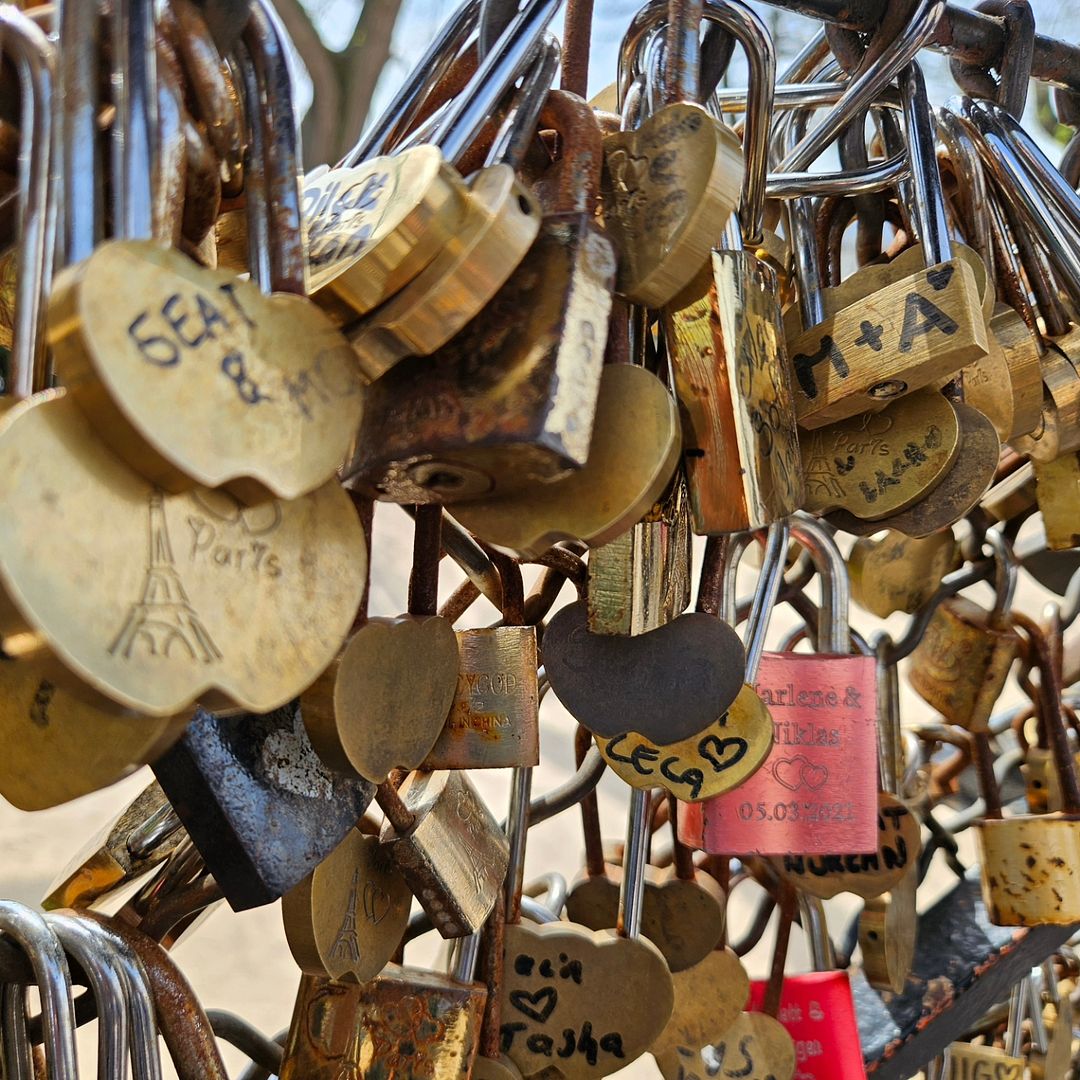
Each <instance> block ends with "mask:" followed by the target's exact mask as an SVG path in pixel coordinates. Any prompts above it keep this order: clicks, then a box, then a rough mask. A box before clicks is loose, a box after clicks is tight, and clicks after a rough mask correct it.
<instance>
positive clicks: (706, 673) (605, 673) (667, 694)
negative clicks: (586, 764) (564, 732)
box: [543, 602, 745, 765]
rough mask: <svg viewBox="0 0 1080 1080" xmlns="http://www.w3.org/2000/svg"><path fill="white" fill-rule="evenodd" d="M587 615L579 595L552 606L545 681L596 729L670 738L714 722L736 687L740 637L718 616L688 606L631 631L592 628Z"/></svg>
mask: <svg viewBox="0 0 1080 1080" xmlns="http://www.w3.org/2000/svg"><path fill="white" fill-rule="evenodd" d="M586 619H587V615H586V609H585V604H584V603H581V602H579V603H576V604H570V605H568V606H567V607H564V608H563V609H562V610H561V611H559V612H557V613H556V615H555V616H554V617H553V618H552V620H551V622H550V623H549V624H548V628H547V630H546V631H545V633H544V648H543V656H544V667H545V670H546V671H547V676H548V679H549V680H550V682H551V688H552V689H553V690H554V691H555V693H556V694H557V695H558V697H559V700H560V701H561V702H562V703H563V705H565V706H566V708H567V709H568V710H569V711H570V713H571V715H573V716H574V718H575V719H577V720H578V722H579V723H581V724H584V726H585V727H587V728H588V729H589V730H590V731H591V732H593V734H595V735H599V736H607V737H611V736H614V735H618V734H619V733H621V732H625V731H627V730H628V729H630V730H632V731H635V732H639V733H640V734H642V735H644V736H646V737H647V738H649V739H651V740H652V741H653V742H655V743H657V744H658V745H660V746H664V745H668V744H670V743H675V742H678V741H680V740H682V739H686V738H688V737H689V736H691V735H694V734H696V733H698V732H702V731H704V730H705V729H706V728H707V727H709V725H710V724H713V723H715V722H716V720H717V718H718V717H720V716H722V715H723V713H724V712H725V710H727V708H728V707H729V706H730V705H731V704H732V702H733V701H734V700H735V698H736V697H737V696H738V695H739V692H740V691H741V690H742V687H743V672H744V669H745V654H744V652H743V647H742V642H741V641H740V640H739V636H738V635H737V634H736V633H735V631H734V630H733V629H732V628H731V627H730V626H728V624H727V623H725V622H722V621H721V620H720V619H716V618H713V616H711V615H706V614H703V613H701V612H694V613H692V614H688V615H680V616H679V617H678V618H676V619H673V620H672V621H671V622H669V623H666V624H665V625H663V626H661V627H660V628H659V629H657V630H650V631H649V632H648V633H647V634H638V635H637V636H636V637H616V636H614V635H607V634H590V633H589V631H588V629H587V624H586ZM725 745H726V741H723V742H722V741H721V740H719V739H717V741H716V747H717V748H718V749H721V750H722V749H723V747H724V746H725ZM727 764H728V765H730V764H732V762H731V761H728V762H727Z"/></svg>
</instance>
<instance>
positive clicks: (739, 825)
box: [680, 515, 879, 877]
mask: <svg viewBox="0 0 1080 1080" xmlns="http://www.w3.org/2000/svg"><path fill="white" fill-rule="evenodd" d="M791 521H792V534H793V535H794V537H795V538H796V539H797V540H798V541H799V542H800V543H801V544H803V545H804V547H806V548H807V549H808V550H809V552H810V554H811V556H812V557H813V559H814V562H815V565H816V566H817V567H818V571H819V573H820V574H821V576H822V588H823V598H822V606H821V613H820V625H819V628H818V648H820V649H822V650H824V654H822V653H795V652H790V653H765V654H764V655H763V656H762V657H761V665H760V667H759V669H758V675H757V680H756V683H755V686H756V689H757V692H758V694H759V695H760V697H761V699H762V701H764V703H765V705H766V706H767V707H768V709H769V711H770V713H771V714H772V718H773V726H774V729H775V739H774V743H773V748H772V752H771V754H770V755H769V758H768V759H767V760H766V762H765V764H764V765H763V766H762V768H761V769H760V770H759V771H758V772H757V774H756V775H755V776H753V777H751V778H750V780H748V781H747V782H746V783H745V784H744V785H742V786H741V787H740V788H738V789H736V790H735V791H733V792H729V793H728V794H726V795H723V796H720V797H719V798H718V799H715V800H709V801H707V802H704V803H702V804H700V806H685V807H683V808H682V809H681V815H680V822H681V826H680V835H681V836H682V838H683V840H684V841H685V842H686V843H688V844H690V845H691V846H692V847H696V848H702V849H704V850H705V851H709V852H713V853H717V854H728V853H736V852H755V853H758V854H771V855H781V856H785V860H784V862H785V865H786V864H787V863H788V862H789V861H790V862H791V868H792V872H793V873H795V874H798V867H799V864H800V863H801V864H802V868H803V871H804V875H801V876H805V873H806V872H809V873H812V874H813V875H814V876H815V877H816V876H819V874H818V870H819V869H820V867H819V861H820V860H814V859H813V858H812V857H813V856H829V855H833V854H835V853H836V852H877V850H878V844H879V830H878V827H877V822H878V800H877V790H876V789H877V785H876V775H875V774H876V768H875V762H876V759H877V682H876V673H875V667H874V659H873V657H871V656H859V655H849V654H848V647H849V629H848V607H849V599H850V596H849V591H848V579H847V570H846V567H845V566H844V563H843V558H842V556H841V555H840V552H839V550H838V549H837V547H836V543H835V541H834V540H833V539H832V537H831V536H830V535H829V533H828V530H827V529H826V528H825V527H824V526H822V525H821V524H820V523H819V522H817V521H816V520H815V519H812V518H809V517H804V516H802V515H796V516H795V517H793V518H792V519H791ZM736 570H737V565H731V566H729V569H728V577H729V580H730V581H731V582H732V584H733V582H734V574H735V572H736ZM729 595H730V590H729ZM792 853H796V854H792ZM854 858H855V859H856V861H857V862H858V861H859V856H854ZM863 861H865V860H863ZM836 862H837V863H841V860H840V859H837V860H836ZM830 865H832V864H830ZM834 869H836V870H838V871H840V872H841V873H844V872H845V871H844V868H843V866H842V865H840V866H836V867H834Z"/></svg>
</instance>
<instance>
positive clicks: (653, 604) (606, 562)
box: [586, 482, 692, 637]
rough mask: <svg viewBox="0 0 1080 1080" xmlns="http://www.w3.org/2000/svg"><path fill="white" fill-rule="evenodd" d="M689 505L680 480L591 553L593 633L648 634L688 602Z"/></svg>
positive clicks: (684, 608)
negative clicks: (629, 525)
mask: <svg viewBox="0 0 1080 1080" xmlns="http://www.w3.org/2000/svg"><path fill="white" fill-rule="evenodd" d="M687 504H688V499H687V495H686V487H685V485H684V484H682V483H681V482H676V484H675V485H674V487H673V488H672V489H671V491H670V492H669V493H668V496H667V498H665V499H664V500H662V501H661V502H659V503H657V504H656V505H655V506H654V507H653V508H652V510H650V511H649V513H648V514H646V515H645V517H644V519H643V520H641V521H639V522H638V523H637V524H636V525H635V526H634V527H633V528H631V529H628V530H627V531H626V532H624V533H623V534H622V535H621V536H617V537H616V538H615V539H614V540H610V541H608V543H606V544H600V545H598V546H597V547H594V548H592V550H591V551H590V552H589V581H588V596H587V605H586V606H587V608H588V619H589V633H590V634H619V635H622V636H631V637H632V636H634V635H636V634H645V633H648V632H649V631H650V630H655V629H656V628H657V627H659V626H663V625H664V623H668V622H671V620H672V619H674V618H675V617H676V616H677V615H680V614H682V612H684V611H685V610H686V609H687V607H689V605H690V594H691V587H692V586H691V581H690V541H691V537H690V519H689V507H688V505H687Z"/></svg>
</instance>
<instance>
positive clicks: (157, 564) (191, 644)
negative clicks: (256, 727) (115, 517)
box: [109, 490, 221, 664]
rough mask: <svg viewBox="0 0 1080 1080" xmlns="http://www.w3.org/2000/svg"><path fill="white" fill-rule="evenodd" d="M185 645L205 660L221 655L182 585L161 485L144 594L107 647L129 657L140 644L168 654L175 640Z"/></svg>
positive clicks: (153, 509)
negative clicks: (170, 537)
mask: <svg viewBox="0 0 1080 1080" xmlns="http://www.w3.org/2000/svg"><path fill="white" fill-rule="evenodd" d="M177 644H179V645H181V646H182V647H183V648H185V649H187V651H188V655H189V656H190V657H191V659H192V660H201V661H202V662H203V663H204V664H209V663H212V662H213V661H214V660H220V659H221V651H220V650H219V649H218V647H217V646H216V645H215V644H214V639H213V638H212V637H211V636H210V632H209V631H208V630H207V629H206V627H205V626H203V624H202V620H200V618H199V616H198V615H197V614H196V613H195V609H194V608H193V607H192V606H191V603H190V601H189V600H188V596H187V593H186V592H185V591H184V586H183V583H182V582H181V581H180V575H179V573H177V570H176V564H175V561H174V559H173V553H172V544H171V543H170V542H169V530H168V526H167V524H166V522H165V502H164V498H163V497H162V494H161V492H160V491H157V490H155V491H154V492H153V493H152V494H151V496H150V528H149V549H148V551H147V560H146V577H145V579H144V580H143V590H142V596H141V597H140V598H139V599H138V600H136V601H135V603H134V604H132V605H131V609H130V611H128V616H127V618H126V619H125V620H124V625H123V626H122V627H121V628H120V633H119V634H117V635H116V638H115V640H114V641H113V643H112V644H111V645H110V646H109V652H110V653H112V654H113V655H119V656H122V657H123V658H124V659H125V660H128V659H130V658H131V654H132V652H133V651H134V650H135V649H136V647H141V648H142V649H143V650H144V651H145V652H147V653H148V654H149V655H150V656H166V657H167V656H168V655H169V651H170V650H171V649H172V647H173V646H174V645H177Z"/></svg>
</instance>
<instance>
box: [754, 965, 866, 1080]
mask: <svg viewBox="0 0 1080 1080" xmlns="http://www.w3.org/2000/svg"><path fill="white" fill-rule="evenodd" d="M767 986H768V984H767V983H766V982H765V981H764V980H755V981H754V982H752V983H751V984H750V1009H751V1011H753V1012H760V1011H761V1008H762V1005H763V1003H764V1000H765V991H766V988H767ZM777 1019H778V1020H779V1021H780V1023H781V1024H783V1025H784V1027H785V1028H786V1029H787V1032H788V1034H789V1035H790V1036H791V1038H792V1040H793V1041H794V1043H795V1061H796V1064H797V1069H796V1073H795V1075H796V1076H797V1077H799V1078H801V1080H865V1077H866V1069H865V1067H864V1065H863V1056H862V1046H861V1044H860V1042H859V1027H858V1023H857V1022H856V1019H855V1002H854V1000H853V998H852V996H851V981H850V980H849V978H848V973H847V972H846V971H813V972H809V973H808V974H805V975H788V976H786V977H785V978H784V983H783V987H782V989H781V991H780V1011H779V1013H778V1015H777Z"/></svg>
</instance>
